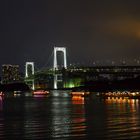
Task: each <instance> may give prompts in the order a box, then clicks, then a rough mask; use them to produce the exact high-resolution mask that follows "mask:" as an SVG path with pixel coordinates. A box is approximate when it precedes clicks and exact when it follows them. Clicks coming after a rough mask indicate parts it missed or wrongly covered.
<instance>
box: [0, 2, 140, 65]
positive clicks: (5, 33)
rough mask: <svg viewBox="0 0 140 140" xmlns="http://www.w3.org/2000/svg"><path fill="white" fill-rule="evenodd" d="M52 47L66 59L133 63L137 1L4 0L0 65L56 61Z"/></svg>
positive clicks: (139, 42) (139, 48)
mask: <svg viewBox="0 0 140 140" xmlns="http://www.w3.org/2000/svg"><path fill="white" fill-rule="evenodd" d="M54 46H64V47H66V48H67V54H68V56H67V57H68V63H69V64H70V63H80V64H92V63H93V62H94V61H96V64H104V65H108V64H110V61H116V63H115V64H116V65H118V64H119V63H120V60H126V61H127V64H128V65H132V64H133V65H135V64H136V62H135V61H134V59H139V56H140V55H139V53H140V1H139V0H27V1H25V0H3V1H2V2H0V65H2V64H5V63H6V64H7V63H8V64H19V65H20V66H21V67H23V66H24V64H25V62H26V61H34V62H35V64H36V67H37V68H42V67H44V66H49V65H52V62H53V57H52V51H53V47H54Z"/></svg>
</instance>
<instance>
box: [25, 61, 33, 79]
mask: <svg viewBox="0 0 140 140" xmlns="http://www.w3.org/2000/svg"><path fill="white" fill-rule="evenodd" d="M29 66H31V74H32V75H34V62H26V66H25V77H26V78H28V77H29V71H28V67H29Z"/></svg>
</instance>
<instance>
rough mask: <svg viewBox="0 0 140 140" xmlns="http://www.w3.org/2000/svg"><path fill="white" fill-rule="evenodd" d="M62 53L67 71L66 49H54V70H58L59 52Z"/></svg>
mask: <svg viewBox="0 0 140 140" xmlns="http://www.w3.org/2000/svg"><path fill="white" fill-rule="evenodd" d="M58 51H61V52H63V56H64V68H65V69H67V58H66V48H65V47H54V63H53V64H54V65H53V68H54V70H57V69H58V65H57V52H58Z"/></svg>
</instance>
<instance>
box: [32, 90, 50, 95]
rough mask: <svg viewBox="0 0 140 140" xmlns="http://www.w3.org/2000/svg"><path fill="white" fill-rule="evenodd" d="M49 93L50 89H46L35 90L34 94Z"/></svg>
mask: <svg viewBox="0 0 140 140" xmlns="http://www.w3.org/2000/svg"><path fill="white" fill-rule="evenodd" d="M47 94H49V91H46V90H34V91H33V95H47Z"/></svg>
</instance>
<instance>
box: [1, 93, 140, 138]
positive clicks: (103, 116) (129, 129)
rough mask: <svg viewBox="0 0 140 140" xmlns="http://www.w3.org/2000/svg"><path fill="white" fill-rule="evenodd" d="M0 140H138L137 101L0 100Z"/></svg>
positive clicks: (139, 116) (139, 114) (139, 118)
mask: <svg viewBox="0 0 140 140" xmlns="http://www.w3.org/2000/svg"><path fill="white" fill-rule="evenodd" d="M0 139H54V140H55V139H56V140H59V139H60V140H65V139H72V140H74V139H95V140H96V139H107V140H110V139H140V101H139V100H136V99H135V100H134V99H131V100H129V99H106V100H100V99H98V98H86V99H84V98H80V97H73V98H70V97H67V96H64V97H62V96H61V97H59V96H55V97H52V96H48V97H26V98H23V97H16V98H15V97H9V98H6V99H3V100H2V99H1V98H0Z"/></svg>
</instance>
